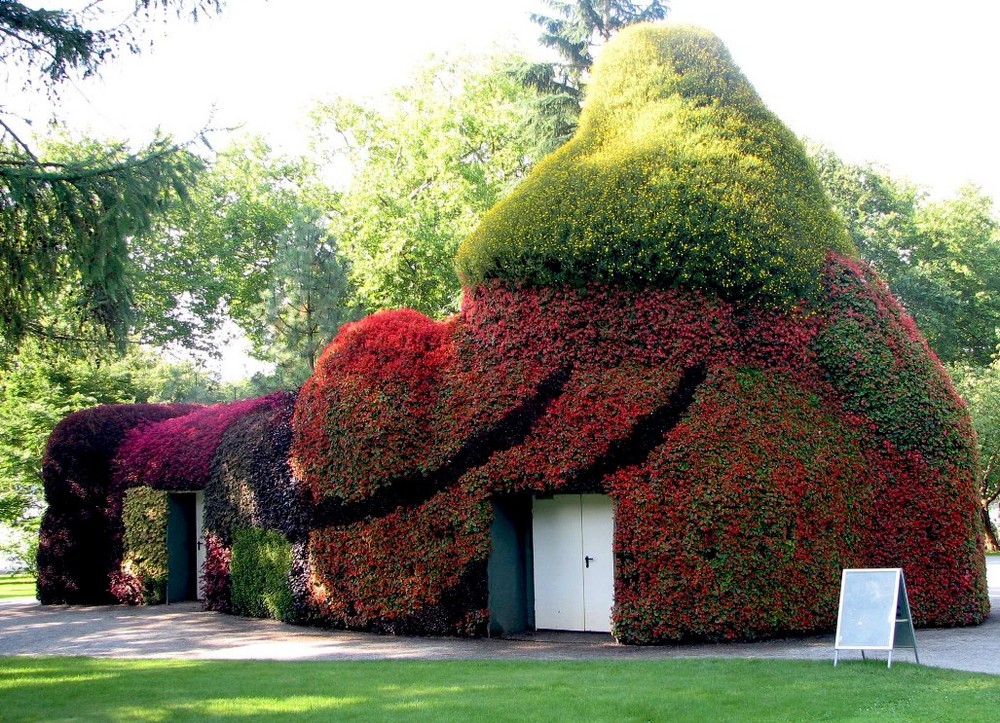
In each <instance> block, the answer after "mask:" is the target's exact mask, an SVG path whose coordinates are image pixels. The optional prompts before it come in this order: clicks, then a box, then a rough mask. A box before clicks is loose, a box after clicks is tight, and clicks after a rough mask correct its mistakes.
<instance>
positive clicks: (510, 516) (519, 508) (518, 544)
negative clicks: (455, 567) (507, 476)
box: [487, 496, 535, 635]
mask: <svg viewBox="0 0 1000 723" xmlns="http://www.w3.org/2000/svg"><path fill="white" fill-rule="evenodd" d="M490 540H491V542H492V546H493V549H492V552H491V553H490V559H489V564H488V566H487V571H488V575H489V609H490V634H491V635H513V634H516V633H522V632H524V631H525V630H533V629H534V627H535V602H534V601H535V593H534V584H533V580H532V560H531V497H530V496H519V497H512V498H504V499H496V500H494V501H493V524H492V525H491V526H490Z"/></svg>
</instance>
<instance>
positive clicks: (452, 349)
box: [292, 255, 989, 643]
mask: <svg viewBox="0 0 1000 723" xmlns="http://www.w3.org/2000/svg"><path fill="white" fill-rule="evenodd" d="M821 282H822V289H823V299H822V301H821V302H818V303H817V304H816V305H815V306H813V307H812V308H810V309H808V310H806V309H801V310H798V311H793V312H778V311H765V310H751V309H745V308H740V307H737V306H735V305H733V304H730V303H727V302H724V301H722V300H720V299H714V300H713V299H711V298H709V297H707V296H705V295H703V294H700V293H695V292H686V291H678V290H665V291H645V292H638V291H627V290H618V289H609V288H607V287H601V286H594V287H590V288H587V289H583V290H580V289H574V288H572V287H565V286H564V287H558V288H539V287H524V286H512V285H508V284H502V283H492V284H483V285H480V286H479V287H478V288H476V289H475V290H473V291H472V292H471V293H469V294H468V296H467V298H466V303H465V306H464V308H463V311H462V314H461V316H460V317H459V318H458V319H456V320H452V321H449V322H443V323H442V322H433V321H431V320H429V319H426V318H421V317H418V316H417V315H415V314H413V313H412V312H383V313H380V314H376V315H374V316H372V317H369V318H367V319H365V320H363V321H361V322H357V323H356V324H355V325H354V326H352V327H351V328H350V329H347V330H345V331H344V332H343V333H342V335H341V336H340V337H339V338H338V339H337V340H335V341H334V343H333V344H332V345H331V347H330V348H329V349H328V351H327V352H326V354H325V355H324V356H323V358H322V359H321V360H320V363H319V365H318V369H317V374H316V375H315V376H314V377H313V378H312V379H311V380H310V381H309V382H308V383H307V384H306V386H305V387H304V388H303V390H302V392H301V394H300V396H299V403H298V406H297V408H296V416H295V441H294V444H293V449H292V454H293V464H294V465H295V469H296V471H297V472H298V473H299V474H300V475H301V477H302V478H303V480H304V481H305V482H306V483H307V484H308V485H309V487H310V489H311V490H312V492H313V495H314V498H315V499H316V501H317V502H318V505H317V507H316V515H317V516H316V523H315V524H316V527H315V529H314V531H313V533H312V535H311V536H310V545H309V550H310V561H311V564H312V574H313V580H314V586H313V595H314V604H315V605H316V606H317V608H318V609H319V610H320V611H321V612H322V614H323V616H324V617H326V618H327V619H329V620H331V621H333V622H334V623H336V624H340V625H344V626H348V627H359V628H367V629H374V630H386V631H394V632H406V631H420V632H445V631H448V632H482V631H483V626H484V624H485V622H486V620H487V618H488V611H487V610H486V609H485V608H486V600H485V594H486V586H485V579H484V566H485V563H486V561H487V559H488V556H489V553H490V540H489V533H488V530H489V525H490V521H491V511H490V505H489V501H490V499H491V498H492V497H494V496H501V495H510V494H531V493H554V492H604V493H607V494H610V495H611V496H612V497H613V498H614V500H615V502H616V508H617V513H616V537H615V555H616V569H617V573H616V584H615V599H616V604H615V611H614V627H615V632H616V634H617V635H618V636H619V638H620V639H622V640H624V641H627V642H634V643H653V642H666V641H676V640H686V639H704V638H707V639H732V638H751V639H752V638H758V637H766V636H772V635H778V634H786V633H804V632H813V631H820V630H828V629H829V628H830V627H831V626H832V624H833V622H834V617H835V615H836V609H837V594H838V585H839V579H840V570H841V568H842V567H855V566H872V565H878V566H901V567H903V568H904V570H905V571H906V575H907V581H908V586H909V591H910V597H911V602H912V606H913V609H914V612H915V615H916V619H917V621H918V623H919V624H922V625H932V624H933V625H955V624H970V623H976V622H979V621H981V620H982V619H983V617H984V616H985V614H986V612H987V611H988V609H989V607H988V606H989V601H988V598H987V596H986V589H985V580H984V574H985V571H984V567H983V563H982V557H981V550H980V549H979V547H978V539H979V538H978V533H979V530H978V528H977V526H976V525H977V523H976V516H975V500H974V497H973V487H972V479H973V474H974V470H975V466H976V460H975V457H974V453H973V447H972V445H971V441H970V440H971V437H970V436H969V435H970V431H969V420H968V415H967V413H966V411H965V409H964V407H963V405H962V404H961V402H960V401H959V399H958V398H957V397H956V396H955V394H954V392H953V390H952V389H951V386H950V383H949V382H948V380H947V377H946V376H945V374H944V372H943V370H942V369H941V367H940V365H939V364H938V363H937V362H936V360H935V359H934V358H933V356H932V355H931V354H930V352H929V350H928V349H927V346H926V344H925V343H924V342H923V340H922V338H921V337H920V336H919V334H917V333H916V331H915V330H914V328H913V326H912V323H911V322H910V321H909V320H908V317H906V316H905V314H903V312H902V311H901V309H900V308H899V306H898V304H896V302H895V301H894V300H893V299H892V297H891V295H890V294H889V292H888V290H887V289H886V288H885V287H884V285H882V284H881V283H880V282H879V281H878V280H877V279H876V278H875V277H874V276H873V274H872V273H871V272H870V271H868V270H867V269H865V268H863V267H860V266H859V265H857V264H855V263H854V262H851V261H848V260H845V259H843V258H841V257H839V256H835V255H834V256H831V257H830V258H829V259H828V261H827V263H826V266H825V269H824V271H823V274H822V277H821ZM845 307H850V308H851V309H853V311H852V312H851V313H850V314H848V315H846V316H848V317H849V319H850V323H851V324H853V325H854V326H855V327H856V328H855V331H854V332H852V334H854V335H855V336H854V339H855V342H856V343H857V345H858V349H859V350H861V349H864V350H872V349H879V350H884V351H882V352H880V353H879V357H880V358H879V361H878V364H879V369H878V370H875V369H865V368H864V367H863V364H864V363H865V359H866V357H865V356H864V355H862V354H861V352H860V351H859V353H857V354H852V355H847V361H844V358H845V354H846V353H845V352H844V351H843V350H838V347H837V345H838V344H839V343H841V341H842V333H843V328H844V324H845V323H847V322H845V318H844V317H845V313H844V308H845ZM358 350H361V351H360V353H359V351H358ZM871 353H872V352H871V351H866V352H864V354H871ZM373 357H381V358H383V359H386V360H389V362H388V363H387V364H385V365H384V367H383V366H381V365H378V364H377V363H373V361H372V359H373ZM425 359H426V360H429V363H428V364H426V365H425V362H424V360H425ZM442 360H443V361H442ZM411 366H412V367H414V370H413V373H412V374H411V373H409V368H410V367H411ZM421 367H423V368H421ZM427 367H429V369H428V368H427ZM868 374H870V375H872V376H873V378H872V379H871V380H870V381H869V382H866V383H865V384H863V385H862V384H860V383H858V381H857V379H855V378H854V376H853V375H860V376H865V375H868ZM386 389H391V390H392V392H391V395H387V396H386V397H382V396H380V395H381V394H382V393H383V392H384V390H386ZM387 399H391V400H392V404H391V405H388V404H386V400H387ZM421 408H422V410H423V412H422V413H420V412H419V410H420V409H421ZM348 410H350V413H348ZM401 420H403V421H401ZM355 429H365V430H367V436H363V435H358V434H355V433H348V430H355ZM914 429H918V430H920V433H919V434H916V433H914V431H913V430H914ZM374 440H378V441H377V442H376V441H374ZM376 450H377V451H376ZM324 523H325V524H324Z"/></svg>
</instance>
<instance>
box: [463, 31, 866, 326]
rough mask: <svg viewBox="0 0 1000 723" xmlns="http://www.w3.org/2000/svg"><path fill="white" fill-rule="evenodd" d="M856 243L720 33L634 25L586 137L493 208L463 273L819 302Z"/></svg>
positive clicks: (597, 90)
mask: <svg viewBox="0 0 1000 723" xmlns="http://www.w3.org/2000/svg"><path fill="white" fill-rule="evenodd" d="M829 251H837V252H838V253H840V254H844V255H848V256H853V255H854V250H853V248H852V246H851V242H850V241H849V239H848V238H847V235H846V233H845V232H844V229H843V225H842V223H841V222H840V220H839V219H838V218H837V216H836V215H835V214H834V212H833V210H832V208H831V206H830V203H829V200H828V199H827V197H826V195H825V192H824V191H823V188H822V186H821V185H820V182H819V179H818V177H817V175H816V173H815V171H814V169H813V167H812V164H811V163H810V161H809V160H808V158H807V156H806V154H805V151H804V149H803V147H802V144H801V143H800V142H799V141H798V139H797V138H796V137H795V135H794V134H793V133H792V132H791V131H790V130H789V129H788V128H786V127H785V125H784V124H783V123H782V122H781V121H780V120H778V118H777V117H776V116H775V115H774V114H773V113H771V112H770V111H769V110H768V109H767V107H766V106H765V105H764V104H763V102H762V101H761V100H760V97H759V96H758V95H757V93H756V91H754V89H753V87H752V86H751V85H750V83H749V82H748V81H747V79H746V78H745V77H744V76H743V74H742V73H741V72H740V70H739V68H737V67H736V65H735V64H734V63H733V61H732V58H731V57H730V55H729V52H728V51H727V50H726V48H725V46H724V45H723V44H722V42H721V41H720V40H719V39H718V38H717V37H715V36H714V35H712V34H711V33H709V32H707V31H705V30H702V29H699V28H692V27H684V26H675V25H662V24H657V25H637V26H633V27H630V28H627V29H626V30H624V31H622V32H621V33H620V34H619V35H618V36H617V37H616V38H615V39H614V40H613V41H612V42H611V43H609V44H608V45H607V47H606V48H605V50H604V52H603V53H602V55H601V57H600V59H599V61H598V62H597V63H596V64H595V67H594V73H593V79H592V82H591V84H590V87H589V89H588V93H587V100H586V104H585V107H584V110H583V114H582V115H581V118H580V126H579V128H578V130H577V133H576V135H575V136H574V137H573V138H572V139H571V140H570V141H569V142H568V143H566V144H565V145H564V146H563V147H562V148H560V149H558V150H557V151H555V152H554V153H552V154H551V155H549V156H548V157H547V158H546V159H545V160H543V161H542V162H541V163H539V164H538V166H536V168H535V169H534V170H533V171H532V173H531V174H530V175H529V176H528V178H526V179H525V180H524V182H523V183H521V184H520V185H519V186H518V187H517V188H516V189H515V190H514V191H513V193H511V194H510V195H509V196H508V197H507V198H505V199H504V200H503V201H501V202H500V203H498V204H497V205H496V206H494V207H493V208H492V209H491V210H490V211H489V213H487V214H486V216H485V217H484V219H483V221H482V222H481V224H480V225H479V227H478V228H477V229H476V230H475V231H474V232H473V233H472V234H471V235H470V236H469V237H468V238H467V239H466V240H465V241H464V242H463V244H462V245H461V247H460V248H459V251H458V255H457V257H456V266H457V268H458V272H459V275H460V277H461V278H462V281H463V283H464V284H466V285H470V286H475V285H477V284H479V283H480V282H482V281H485V280H487V279H503V280H508V281H515V282H523V283H529V284H540V285H551V284H561V283H569V284H572V285H585V284H588V283H591V282H606V283H615V284H621V285H624V286H630V287H636V288H649V287H653V288H670V287H681V288H689V289H701V290H706V291H712V292H714V293H717V294H719V295H720V296H722V297H723V298H726V299H729V300H734V301H742V302H747V303H757V304H761V305H765V306H787V305H789V304H791V303H795V302H796V301H798V300H800V299H802V298H804V297H809V296H812V295H813V293H814V292H815V291H816V290H818V288H819V278H820V270H821V268H822V265H823V263H824V260H825V258H826V255H827V253H828V252H829Z"/></svg>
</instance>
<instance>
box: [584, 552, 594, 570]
mask: <svg viewBox="0 0 1000 723" xmlns="http://www.w3.org/2000/svg"><path fill="white" fill-rule="evenodd" d="M593 561H594V558H592V557H590V556H589V555H588V556H585V557H584V558H583V564H584V565H586V566H587V567H588V568H589V567H590V563H592V562H593Z"/></svg>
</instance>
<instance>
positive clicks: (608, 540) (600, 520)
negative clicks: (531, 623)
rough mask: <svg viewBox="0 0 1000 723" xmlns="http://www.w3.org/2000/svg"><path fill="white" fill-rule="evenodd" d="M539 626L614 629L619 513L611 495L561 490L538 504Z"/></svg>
mask: <svg viewBox="0 0 1000 723" xmlns="http://www.w3.org/2000/svg"><path fill="white" fill-rule="evenodd" d="M532 535H533V545H532V546H533V552H534V555H533V557H534V582H535V627H536V628H538V629H552V630H584V631H594V632H610V631H611V607H612V605H613V604H614V558H613V556H612V545H613V536H614V513H613V508H612V503H611V499H610V498H609V497H607V496H605V495H555V496H554V497H550V498H548V499H536V500H535V501H534V505H533V507H532Z"/></svg>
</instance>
